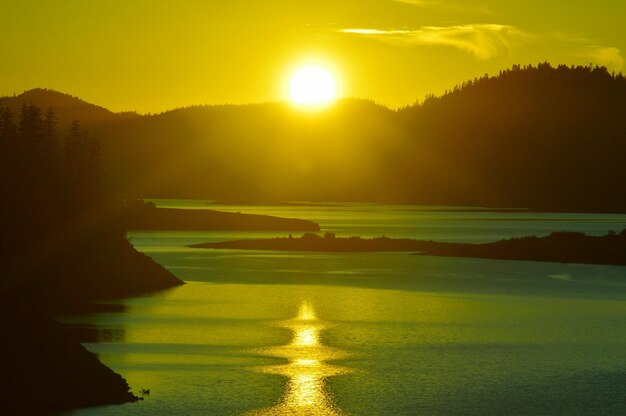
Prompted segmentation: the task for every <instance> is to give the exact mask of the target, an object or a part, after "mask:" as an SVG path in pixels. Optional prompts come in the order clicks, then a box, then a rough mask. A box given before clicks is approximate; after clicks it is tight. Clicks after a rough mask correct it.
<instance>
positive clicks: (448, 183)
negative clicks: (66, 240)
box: [0, 64, 626, 212]
mask: <svg viewBox="0 0 626 416" xmlns="http://www.w3.org/2000/svg"><path fill="white" fill-rule="evenodd" d="M25 94H26V95H27V97H28V95H29V94H30V95H31V97H29V99H32V101H33V102H34V103H35V104H38V105H41V106H43V107H45V106H52V107H54V108H55V109H56V111H57V113H58V114H59V117H60V118H61V121H62V122H63V121H64V120H63V119H64V117H67V116H68V115H71V114H77V113H71V112H69V111H66V110H61V108H65V109H67V108H70V107H71V106H70V105H68V104H67V103H68V102H72V100H74V101H73V102H75V103H77V105H78V103H80V104H81V106H82V107H80V108H81V111H82V113H81V116H80V117H79V118H80V119H81V120H82V121H83V125H84V126H85V127H87V128H88V129H89V130H90V131H91V132H92V134H94V135H96V136H99V137H100V138H101V139H102V146H103V152H104V160H105V161H104V163H105V175H106V179H105V181H106V185H107V187H108V188H109V189H111V190H114V191H115V192H116V193H121V194H123V195H125V196H138V197H183V198H188V197H193V198H211V199H218V200H224V201H238V202H267V201H281V200H312V201H323V200H326V201H328V200H334V201H371V202H397V203H417V204H429V205H431V204H445V205H471V206H489V207H524V208H531V209H540V210H561V211H613V212H626V195H624V192H623V186H622V180H623V178H624V177H626V164H624V163H623V160H625V159H626V80H625V79H624V77H623V76H622V75H621V74H620V75H614V74H610V73H608V72H607V71H606V69H604V68H598V67H576V68H573V67H572V68H570V67H565V66H559V67H558V68H553V67H551V66H550V65H548V64H540V65H538V66H537V67H524V68H521V67H514V68H512V69H510V70H506V71H503V72H501V73H500V74H499V75H498V76H495V77H487V76H485V77H483V78H481V79H476V80H474V81H470V82H468V83H465V84H464V85H462V86H458V87H456V88H455V89H454V90H452V91H450V92H448V93H446V94H444V95H443V96H441V97H429V98H427V99H426V100H425V101H424V102H422V103H417V104H415V105H412V106H409V107H406V108H403V109H400V110H397V111H392V110H390V109H387V108H385V107H382V106H379V105H376V104H374V103H372V102H369V101H364V100H355V99H349V100H340V101H338V102H336V103H335V104H334V105H332V106H330V107H329V108H325V109H319V110H316V111H304V110H301V109H298V108H296V107H293V106H291V105H289V104H287V103H268V104H258V105H241V106H234V105H233V106H231V105H225V106H204V107H189V108H183V109H177V110H173V111H169V112H166V113H162V114H158V115H148V116H138V115H131V114H115V113H110V112H107V110H104V109H102V108H100V107H97V106H90V105H88V104H86V103H82V102H80V101H79V100H77V99H70V98H68V96H66V95H62V94H58V93H55V92H51V91H47V90H37V94H34V93H33V92H28V93H25ZM23 95H24V94H23ZM11 99H12V100H14V101H19V100H22V101H23V100H24V98H23V97H22V96H17V97H14V98H8V99H7V98H4V99H0V106H2V105H3V106H7V104H6V102H7V100H11ZM45 100H47V101H45ZM55 100H58V101H55ZM57 102H58V104H57ZM57 107H58V108H57Z"/></svg>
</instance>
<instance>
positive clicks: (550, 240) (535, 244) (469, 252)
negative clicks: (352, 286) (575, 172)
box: [190, 230, 626, 265]
mask: <svg viewBox="0 0 626 416" xmlns="http://www.w3.org/2000/svg"><path fill="white" fill-rule="evenodd" d="M190 247H194V248H208V249H239V250H279V251H317V252H392V251H413V252H419V254H423V255H432V256H448V257H477V258H487V259H501V260H529V261H546V262H557V263H584V264H613V265H626V230H624V231H622V232H621V233H620V234H615V233H610V234H608V235H605V236H602V237H595V236H587V235H585V234H582V233H575V232H555V233H552V234H550V235H548V236H546V237H535V236H531V237H523V238H512V239H509V240H500V241H496V242H494V243H485V244H466V243H442V242H436V241H421V240H412V239H408V238H387V237H378V238H372V239H366V238H360V237H349V238H335V237H333V236H332V235H327V236H326V237H320V236H318V235H316V234H305V235H303V236H302V237H300V238H270V239H257V240H234V241H223V242H216V243H202V244H195V245H192V246H190Z"/></svg>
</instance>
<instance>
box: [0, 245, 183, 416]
mask: <svg viewBox="0 0 626 416" xmlns="http://www.w3.org/2000/svg"><path fill="white" fill-rule="evenodd" d="M46 266H47V267H46V269H47V270H41V269H39V270H38V271H36V272H35V273H36V276H32V275H31V276H27V275H23V274H22V275H17V276H19V279H9V278H7V277H6V275H5V276H4V277H5V279H3V281H2V283H3V285H2V294H3V297H4V299H3V302H2V304H1V305H0V325H2V330H3V333H4V334H5V336H3V340H2V347H1V349H2V352H1V353H0V374H2V379H1V384H2V389H1V393H0V413H2V414H33V415H34V414H37V415H45V414H54V413H56V412H58V411H63V410H69V409H74V408H77V407H91V406H98V405H107V404H119V403H126V402H130V401H136V400H137V397H136V396H135V395H134V394H132V393H131V392H130V387H129V386H128V384H127V383H126V380H124V379H123V378H122V377H121V376H120V375H118V374H116V373H114V372H113V371H112V370H110V369H109V368H107V367H105V366H104V365H103V364H102V363H100V362H99V361H98V359H97V358H96V356H95V355H93V354H92V353H90V352H88V351H87V350H85V348H84V347H82V346H81V345H80V340H79V339H77V338H76V337H75V335H74V333H73V332H71V331H69V330H68V329H67V328H65V327H63V326H61V325H60V324H58V323H57V322H55V321H54V316H55V315H57V314H59V313H67V312H71V311H76V310H82V309H84V305H85V304H84V302H85V301H90V300H99V299H107V298H113V297H128V296H137V295H140V294H144V293H148V292H152V291H155V290H163V289H167V288H171V287H174V286H177V285H180V284H183V282H182V281H180V280H179V279H178V278H176V277H175V276H174V275H172V274H171V273H170V272H168V271H167V270H165V269H163V268H162V267H161V266H159V265H158V264H157V263H155V262H154V261H153V260H152V259H150V258H149V257H147V256H146V255H144V254H142V253H139V252H137V251H136V250H135V249H134V248H133V247H132V246H131V245H130V243H128V241H126V240H118V239H115V240H111V241H108V242H102V241H99V242H98V243H95V242H91V243H85V244H84V245H83V247H74V250H72V253H71V255H69V254H68V257H64V258H63V260H61V259H58V261H57V262H56V263H50V264H47V265H46ZM16 273H17V272H16V271H15V270H14V271H13V273H12V276H14V277H15V276H16Z"/></svg>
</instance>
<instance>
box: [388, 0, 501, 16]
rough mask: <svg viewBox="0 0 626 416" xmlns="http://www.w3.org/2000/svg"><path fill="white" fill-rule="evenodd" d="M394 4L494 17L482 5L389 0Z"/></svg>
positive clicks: (489, 10) (439, 0) (429, 0)
mask: <svg viewBox="0 0 626 416" xmlns="http://www.w3.org/2000/svg"><path fill="white" fill-rule="evenodd" d="M391 1H392V2H394V3H404V4H410V5H412V6H416V7H421V8H424V9H443V10H447V11H456V12H474V13H480V14H483V15H489V16H494V15H495V13H494V12H493V11H492V10H491V9H489V8H488V7H486V6H484V5H476V4H473V5H468V4H458V3H455V2H451V1H443V0H391Z"/></svg>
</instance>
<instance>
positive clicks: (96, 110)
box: [0, 88, 138, 127]
mask: <svg viewBox="0 0 626 416" xmlns="http://www.w3.org/2000/svg"><path fill="white" fill-rule="evenodd" d="M24 104H27V105H28V104H34V105H36V106H38V107H40V108H41V109H42V110H44V111H45V110H46V109H48V108H52V109H53V110H54V112H55V114H56V116H57V117H58V119H59V122H60V124H61V127H63V126H66V125H69V124H70V123H71V122H72V121H73V120H80V121H81V123H83V124H98V123H108V122H114V121H118V120H123V119H129V118H136V117H138V114H137V113H133V112H123V113H114V112H112V111H109V110H107V109H106V108H104V107H100V106H98V105H95V104H90V103H88V102H86V101H84V100H82V99H80V98H78V97H74V96H72V95H70V94H65V93H62V92H59V91H55V90H51V89H45V88H34V89H31V90H27V91H24V92H23V93H21V94H19V95H15V96H5V97H0V107H4V108H8V109H9V110H11V112H12V113H13V114H14V115H18V114H19V113H20V111H21V108H22V105H24Z"/></svg>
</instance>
